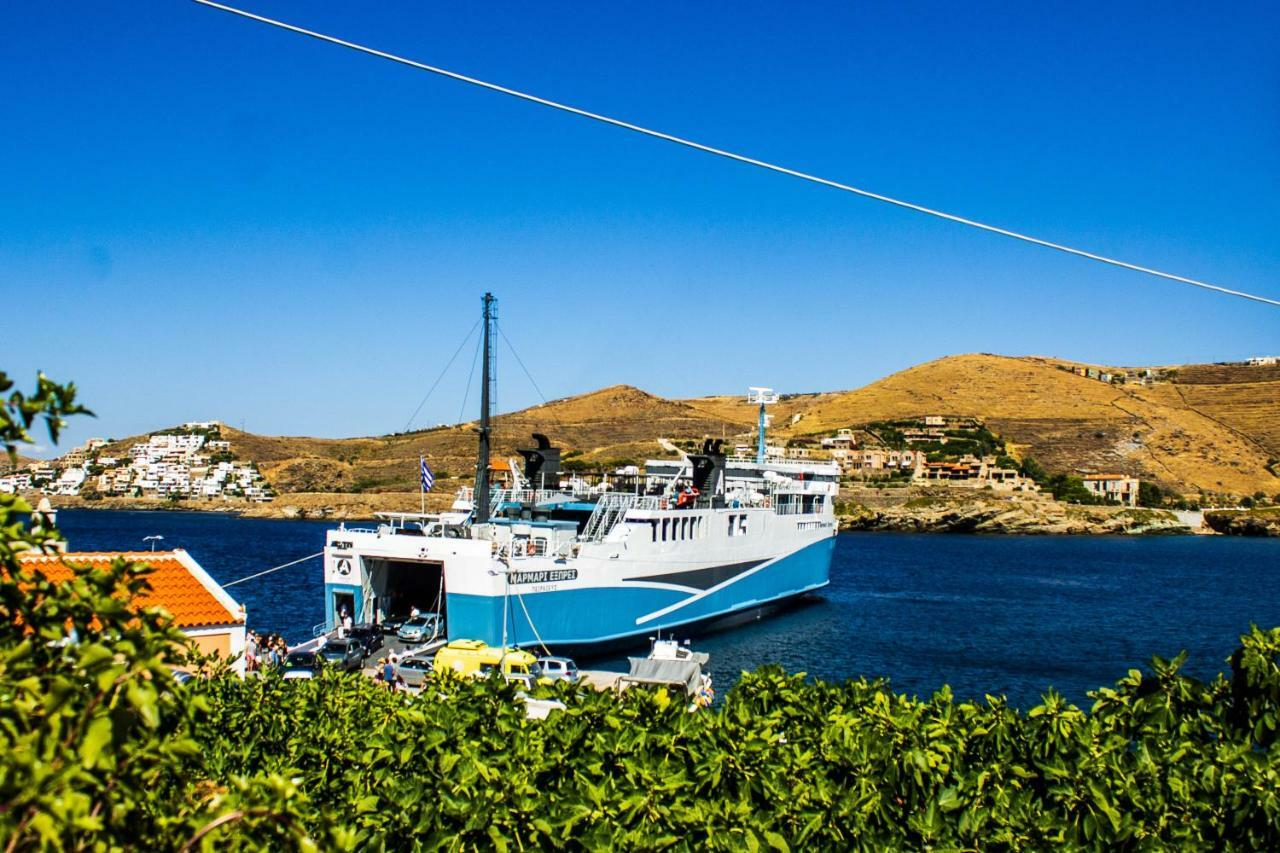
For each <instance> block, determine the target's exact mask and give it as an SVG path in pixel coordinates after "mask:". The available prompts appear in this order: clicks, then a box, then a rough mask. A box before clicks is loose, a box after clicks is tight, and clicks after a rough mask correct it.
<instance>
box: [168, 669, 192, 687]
mask: <svg viewBox="0 0 1280 853" xmlns="http://www.w3.org/2000/svg"><path fill="white" fill-rule="evenodd" d="M169 674H170V675H172V676H173V680H174V681H175V682H177V683H178V684H186V683H187V682H188V681H190V680H191V679H193V678H195V676H194V675H192V674H191V673H189V672H187V671H186V670H185V669H173V670H170V671H169Z"/></svg>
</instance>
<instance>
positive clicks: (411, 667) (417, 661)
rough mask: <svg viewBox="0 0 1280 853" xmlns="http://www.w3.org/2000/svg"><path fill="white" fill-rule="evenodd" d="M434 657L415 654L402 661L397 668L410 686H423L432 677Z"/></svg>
mask: <svg viewBox="0 0 1280 853" xmlns="http://www.w3.org/2000/svg"><path fill="white" fill-rule="evenodd" d="M433 661H434V658H433V656H431V655H413V656H410V657H407V658H405V659H404V660H402V661H400V663H399V665H398V666H397V669H398V670H399V672H400V677H401V678H403V679H404V683H405V685H406V686H408V687H421V686H422V682H424V681H426V680H427V679H428V678H430V677H431V669H432V666H433Z"/></svg>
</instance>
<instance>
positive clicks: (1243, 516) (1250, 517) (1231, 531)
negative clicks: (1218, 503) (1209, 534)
mask: <svg viewBox="0 0 1280 853" xmlns="http://www.w3.org/2000/svg"><path fill="white" fill-rule="evenodd" d="M1204 523H1205V524H1206V525H1207V526H1209V527H1210V528H1212V529H1213V530H1214V531H1215V532H1217V533H1225V534H1227V535H1229V536H1280V507H1270V508H1267V509H1220V510H1210V511H1209V512H1206V513H1205V514H1204Z"/></svg>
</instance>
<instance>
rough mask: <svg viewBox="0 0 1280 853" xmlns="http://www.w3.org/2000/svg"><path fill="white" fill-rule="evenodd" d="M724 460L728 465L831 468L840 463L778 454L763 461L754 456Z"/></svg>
mask: <svg viewBox="0 0 1280 853" xmlns="http://www.w3.org/2000/svg"><path fill="white" fill-rule="evenodd" d="M724 461H725V464H726V465H727V464H731V463H732V464H738V465H741V464H743V463H747V464H751V465H759V464H764V465H765V466H769V465H799V466H801V467H804V468H830V467H832V466H837V467H838V465H839V463H838V462H836V460H834V459H791V458H784V457H778V456H770V457H769V458H768V459H766V460H764V462H763V463H760V462H757V461H756V458H755V457H754V456H727V457H725V460H724Z"/></svg>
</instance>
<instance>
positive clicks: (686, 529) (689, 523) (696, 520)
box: [649, 512, 747, 542]
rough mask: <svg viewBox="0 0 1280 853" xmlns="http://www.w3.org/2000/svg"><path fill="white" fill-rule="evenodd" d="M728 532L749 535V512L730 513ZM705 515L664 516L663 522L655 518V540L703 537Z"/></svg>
mask: <svg viewBox="0 0 1280 853" xmlns="http://www.w3.org/2000/svg"><path fill="white" fill-rule="evenodd" d="M728 519H729V526H728V532H729V535H730V536H746V535H747V514H746V513H745V512H742V513H729V515H728ZM703 520H704V519H703V516H700V515H694V516H686V517H683V518H664V519H662V521H661V522H659V521H658V520H657V519H653V520H651V521H650V522H649V524H650V525H651V527H650V530H651V532H652V534H653V541H654V542H680V541H683V540H686V539H702V538H703V536H704V533H705V530H706V528H705V527H704V526H703V523H702V522H703Z"/></svg>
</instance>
